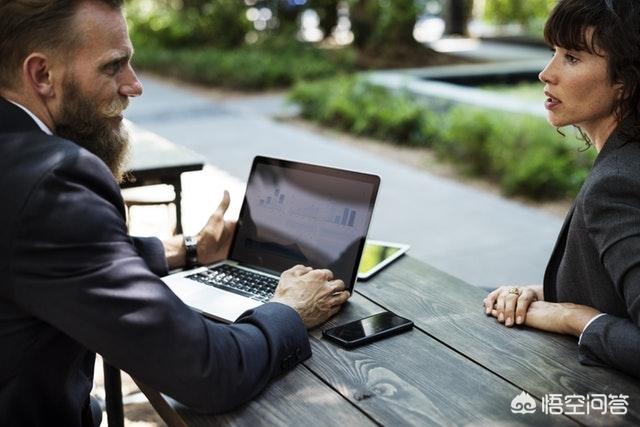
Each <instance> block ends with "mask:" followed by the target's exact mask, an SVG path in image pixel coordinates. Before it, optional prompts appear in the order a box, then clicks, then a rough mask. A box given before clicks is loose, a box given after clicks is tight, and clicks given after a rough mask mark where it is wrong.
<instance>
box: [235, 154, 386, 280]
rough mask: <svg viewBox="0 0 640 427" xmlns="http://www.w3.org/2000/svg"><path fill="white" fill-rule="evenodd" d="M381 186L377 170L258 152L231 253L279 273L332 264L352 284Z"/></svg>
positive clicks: (337, 274)
mask: <svg viewBox="0 0 640 427" xmlns="http://www.w3.org/2000/svg"><path fill="white" fill-rule="evenodd" d="M379 185H380V178H379V177H377V176H375V175H369V174H364V173H359V172H352V171H346V170H341V169H334V168H328V167H322V166H316V165H309V164H304V163H298V162H292V161H286V160H279V159H271V158H266V157H256V158H255V160H254V162H253V166H252V168H251V173H250V175H249V181H248V183H247V190H246V193H245V198H244V202H243V204H242V209H241V211H240V217H239V219H238V226H237V228H236V234H235V236H234V242H233V246H232V248H231V254H230V259H232V260H234V261H237V262H240V263H242V264H244V265H247V266H250V267H254V268H257V269H260V270H266V271H270V272H275V273H277V274H280V273H281V272H283V271H285V270H287V269H289V268H291V267H293V266H294V265H296V264H303V265H308V266H311V267H313V268H328V269H330V270H331V271H332V272H333V274H334V277H335V278H338V279H342V280H343V281H344V282H345V284H346V285H347V288H349V289H350V290H351V289H352V287H353V284H354V282H355V279H356V274H357V270H358V264H359V262H360V255H361V254H362V248H363V246H364V242H365V238H366V236H367V231H368V229H369V223H370V221H371V214H372V212H373V206H374V203H375V199H376V196H377V193H378V187H379Z"/></svg>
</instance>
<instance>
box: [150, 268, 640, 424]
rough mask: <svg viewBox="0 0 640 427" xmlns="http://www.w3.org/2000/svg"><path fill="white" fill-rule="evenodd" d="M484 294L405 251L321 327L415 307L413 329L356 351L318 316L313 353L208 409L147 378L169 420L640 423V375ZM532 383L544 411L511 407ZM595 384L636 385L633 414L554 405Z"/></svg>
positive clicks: (603, 389) (600, 388)
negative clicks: (221, 406) (589, 362)
mask: <svg viewBox="0 0 640 427" xmlns="http://www.w3.org/2000/svg"><path fill="white" fill-rule="evenodd" d="M484 296H485V292H484V291H482V290H481V289H479V288H476V287H473V286H470V285H468V284H466V283H464V282H462V281H461V280H459V279H456V278H455V277H452V276H450V275H447V274H445V273H443V272H441V271H439V270H436V269H434V268H432V267H429V266H428V265H425V264H423V263H421V262H419V261H417V260H415V259H413V258H411V257H404V258H403V259H401V260H399V261H398V262H397V263H395V264H394V265H392V266H391V267H389V268H387V269H386V270H385V271H383V272H382V273H381V274H379V275H378V276H376V277H375V278H374V279H373V280H371V281H368V282H363V283H358V284H357V285H356V292H355V293H354V295H353V297H352V298H351V300H350V302H349V304H348V305H347V306H346V307H345V308H344V309H343V310H342V312H341V313H340V314H339V315H338V316H336V317H335V318H334V319H332V320H331V322H330V323H328V324H327V325H324V326H323V327H322V328H327V327H330V326H333V325H336V324H341V323H344V322H347V321H350V320H355V319H358V318H362V317H364V316H366V315H369V314H373V313H376V312H379V311H382V310H385V309H387V310H391V311H394V312H396V313H398V314H400V315H402V316H405V317H408V318H410V319H412V320H413V321H414V322H415V328H414V329H413V330H412V331H410V332H408V333H405V334H402V335H398V336H395V337H391V338H389V339H385V340H383V341H379V342H376V343H372V344H369V345H367V346H364V347H360V348H357V349H354V350H351V351H347V350H344V349H341V348H340V347H337V346H335V345H333V344H332V343H330V342H329V341H326V340H324V339H322V338H321V329H320V328H317V329H316V330H313V331H311V333H310V335H311V345H312V349H313V357H312V358H311V359H309V360H307V361H306V362H304V363H303V364H302V365H300V366H298V367H297V368H295V369H294V370H293V371H292V372H290V373H289V374H287V375H285V376H283V377H280V378H278V379H276V380H275V381H273V382H272V383H271V385H270V386H269V387H268V388H267V389H266V390H265V391H264V392H263V393H262V394H261V395H260V396H258V398H256V399H255V400H254V401H252V402H250V403H248V404H246V405H244V406H242V407H241V408H239V409H237V410H235V411H234V412H231V413H228V414H224V415H219V416H214V415H202V414H197V413H195V412H193V411H190V410H189V409H187V408H185V407H184V406H182V405H180V404H179V403H177V402H175V401H173V400H171V399H169V398H166V397H165V396H162V395H160V394H158V393H157V392H155V391H153V390H150V389H148V388H147V387H145V386H144V385H143V391H144V392H145V394H146V395H147V397H149V400H150V401H151V402H152V404H153V405H154V407H155V408H156V410H158V412H159V413H160V414H161V416H163V418H164V419H165V421H167V423H169V425H183V423H184V424H186V425H194V426H209V425H251V426H254V425H265V426H272V425H305V427H307V426H316V425H317V426H328V425H346V426H349V427H354V426H361V425H367V426H368V425H380V424H382V425H394V426H395V425H467V424H471V425H491V426H495V425H514V424H516V425H549V426H553V425H576V424H578V425H579V424H586V425H636V426H637V425H640V384H639V383H640V381H638V380H637V379H634V378H632V377H630V376H627V375H624V374H622V373H620V372H617V371H615V370H612V369H606V368H597V367H587V366H582V365H580V364H579V362H578V361H577V345H576V339H575V338H571V337H567V336H560V335H555V334H549V333H544V332H539V331H535V330H530V329H526V328H512V329H509V328H506V327H504V326H502V325H500V324H497V323H496V321H495V320H494V319H493V318H490V317H486V316H485V315H484V313H483V309H482V299H483V298H484ZM639 360H640V355H639ZM522 391H525V392H527V393H529V394H530V395H531V396H532V397H533V398H534V399H535V402H536V411H535V413H532V414H514V413H512V411H511V403H512V400H513V399H514V398H515V397H516V396H517V395H519V394H520V393H521V392H522ZM593 393H599V394H602V393H604V394H607V395H609V394H614V395H620V394H624V395H628V396H630V397H629V398H628V400H627V402H628V406H627V410H628V413H627V415H624V416H623V415H611V414H608V413H607V414H606V415H602V414H599V413H595V414H594V413H591V414H589V415H581V414H574V415H566V414H559V415H557V414H545V413H543V410H542V399H543V398H544V399H545V400H546V399H549V398H551V399H553V398H554V397H553V396H551V397H550V396H549V395H552V394H553V395H556V394H559V395H563V397H562V399H565V398H566V396H569V397H570V400H569V403H571V402H575V398H574V397H571V395H579V396H586V395H588V394H593ZM571 399H573V400H571ZM550 401H551V402H552V403H553V402H554V401H553V400H550ZM552 406H553V405H552ZM556 408H557V406H556ZM555 410H556V411H557V409H555ZM562 410H563V411H569V412H571V411H573V412H580V410H579V408H577V407H573V409H571V408H566V407H562ZM547 411H548V410H547ZM582 412H586V406H585V407H584V409H583V410H582Z"/></svg>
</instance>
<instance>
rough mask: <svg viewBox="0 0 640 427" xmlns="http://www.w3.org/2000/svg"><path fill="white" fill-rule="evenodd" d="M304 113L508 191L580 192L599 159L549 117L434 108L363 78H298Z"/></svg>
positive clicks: (294, 96)
mask: <svg viewBox="0 0 640 427" xmlns="http://www.w3.org/2000/svg"><path fill="white" fill-rule="evenodd" d="M290 99H291V100H292V101H293V102H295V103H297V104H299V105H300V107H301V110H302V115H303V117H306V118H308V119H311V120H315V121H318V122H321V123H323V124H326V125H329V126H334V127H337V128H340V129H343V130H346V131H349V132H352V133H355V134H359V135H368V136H373V137H376V138H380V139H386V140H390V141H392V142H394V143H396V144H410V145H416V146H425V147H432V148H433V149H434V150H435V152H436V154H437V155H438V156H439V157H441V158H444V159H447V160H449V161H451V162H453V163H455V164H457V165H459V166H460V167H461V169H462V171H463V172H465V173H467V174H471V175H479V176H485V177H488V178H489V179H491V180H493V181H495V182H498V183H499V184H500V186H501V188H502V189H503V191H504V192H505V193H506V194H520V195H525V196H528V197H530V198H534V199H550V198H558V197H566V196H572V195H575V194H576V192H577V191H578V189H579V188H580V185H581V184H582V182H583V180H584V178H585V177H586V175H587V173H588V170H589V169H590V167H591V164H592V163H593V160H594V158H595V152H594V150H589V151H588V152H582V151H580V150H579V149H580V147H581V144H582V143H580V142H578V141H576V140H574V139H573V138H571V137H566V138H565V137H563V136H562V135H560V134H559V133H558V132H557V131H556V130H555V129H553V128H551V127H550V126H549V125H548V124H547V123H546V121H545V120H543V119H541V118H538V117H533V116H528V115H519V114H512V113H502V112H501V113H500V114H496V113H495V111H491V110H485V109H479V108H473V107H467V106H461V105H459V106H456V107H452V108H451V109H449V110H448V111H446V112H445V113H438V112H434V111H431V110H429V109H428V108H427V107H426V106H424V105H423V104H421V103H419V102H417V101H416V100H414V99H412V97H411V96H409V95H408V94H406V93H391V92H389V91H388V90H386V89H383V88H380V87H376V86H373V85H371V84H369V83H366V82H365V81H363V80H361V79H358V78H356V77H353V76H351V77H345V78H340V79H331V80H322V81H318V82H312V83H299V84H297V85H296V86H295V87H294V88H293V89H292V91H291V92H290Z"/></svg>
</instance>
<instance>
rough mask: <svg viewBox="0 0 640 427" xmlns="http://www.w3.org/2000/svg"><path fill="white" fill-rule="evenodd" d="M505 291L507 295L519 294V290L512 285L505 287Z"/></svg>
mask: <svg viewBox="0 0 640 427" xmlns="http://www.w3.org/2000/svg"><path fill="white" fill-rule="evenodd" d="M507 293H508V294H509V295H518V296H519V295H520V290H519V289H518V288H516V287H513V288H509V289H507Z"/></svg>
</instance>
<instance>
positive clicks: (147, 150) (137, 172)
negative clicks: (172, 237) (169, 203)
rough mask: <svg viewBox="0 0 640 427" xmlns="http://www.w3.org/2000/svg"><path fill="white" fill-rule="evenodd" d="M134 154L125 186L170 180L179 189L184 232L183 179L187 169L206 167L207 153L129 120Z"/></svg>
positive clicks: (177, 199)
mask: <svg viewBox="0 0 640 427" xmlns="http://www.w3.org/2000/svg"><path fill="white" fill-rule="evenodd" d="M127 129H128V131H129V134H130V137H131V148H132V153H131V154H132V156H131V163H130V166H129V171H128V173H129V178H128V179H127V180H126V181H125V182H123V183H122V184H121V185H120V186H121V187H122V188H131V187H143V186H147V185H156V184H169V185H171V186H172V187H173V189H174V191H175V200H174V203H175V205H176V233H177V234H181V233H182V206H181V205H182V181H181V178H180V177H181V176H182V174H183V173H184V172H192V171H198V170H202V168H203V167H204V164H205V159H204V157H202V156H200V155H199V154H197V153H194V152H193V151H191V150H189V149H187V148H185V147H182V146H180V145H177V144H174V143H172V142H171V141H168V140H166V139H164V138H162V137H160V136H158V135H156V134H154V133H152V132H149V131H146V130H144V129H141V128H139V127H137V126H135V125H134V124H132V123H131V122H127Z"/></svg>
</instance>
